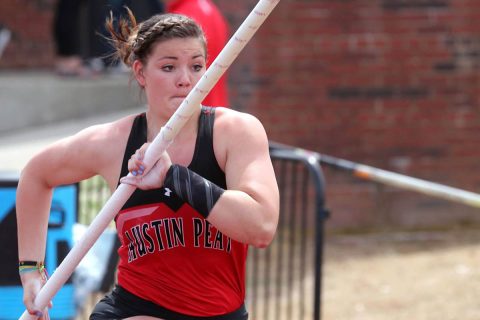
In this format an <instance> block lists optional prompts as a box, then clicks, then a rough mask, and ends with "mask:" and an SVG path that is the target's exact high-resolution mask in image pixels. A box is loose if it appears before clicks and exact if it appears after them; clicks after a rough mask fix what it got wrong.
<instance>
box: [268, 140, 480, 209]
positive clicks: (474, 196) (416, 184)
mask: <svg viewBox="0 0 480 320" xmlns="http://www.w3.org/2000/svg"><path fill="white" fill-rule="evenodd" d="M276 145H278V146H279V147H284V148H285V147H286V148H291V149H295V148H293V147H290V146H287V145H282V144H276ZM273 147H275V144H274V145H273ZM295 151H296V152H298V153H301V154H305V153H308V154H309V155H313V157H314V158H315V159H316V161H319V162H320V163H323V164H327V165H330V166H333V167H337V168H341V169H345V170H348V171H351V172H352V173H353V174H354V175H355V176H356V177H359V178H361V179H365V180H372V181H376V182H381V183H384V184H387V185H391V186H395V187H399V188H403V189H407V190H411V191H417V192H419V193H423V194H426V195H429V196H433V197H437V198H441V199H445V200H449V201H454V202H458V203H462V204H465V205H468V206H471V207H475V208H480V194H478V193H474V192H471V191H466V190H462V189H458V188H453V187H449V186H446V185H443V184H440V183H436V182H430V181H427V180H422V179H418V178H414V177H410V176H406V175H402V174H399V173H394V172H391V171H386V170H382V169H378V168H374V167H370V166H367V165H363V164H359V163H356V162H352V161H349V160H344V159H340V158H335V157H332V156H329V155H324V154H320V153H316V152H308V151H305V150H302V149H295Z"/></svg>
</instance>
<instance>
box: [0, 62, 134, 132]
mask: <svg viewBox="0 0 480 320" xmlns="http://www.w3.org/2000/svg"><path fill="white" fill-rule="evenodd" d="M141 100H142V99H141V94H140V90H139V88H138V86H137V85H136V83H135V81H130V78H129V75H128V74H112V75H104V76H98V77H97V78H92V79H82V78H65V77H59V76H57V75H55V74H54V73H52V72H30V71H29V72H0V105H1V111H2V116H1V117H0V135H3V134H5V133H12V132H13V131H21V130H22V129H24V128H31V127H37V126H45V125H48V124H51V123H55V122H57V121H63V120H72V119H81V118H84V117H91V116H94V115H101V114H108V113H112V112H118V111H121V110H126V109H131V108H134V107H137V106H140V105H142V104H143V102H142V101H141Z"/></svg>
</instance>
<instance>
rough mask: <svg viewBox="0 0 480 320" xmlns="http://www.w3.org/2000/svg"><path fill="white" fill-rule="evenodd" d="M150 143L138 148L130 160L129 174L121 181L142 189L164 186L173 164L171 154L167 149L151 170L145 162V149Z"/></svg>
mask: <svg viewBox="0 0 480 320" xmlns="http://www.w3.org/2000/svg"><path fill="white" fill-rule="evenodd" d="M149 145H150V143H145V144H144V145H143V146H142V147H141V148H140V149H138V150H137V151H136V152H135V154H134V155H132V157H131V158H130V160H129V161H128V171H130V173H131V174H129V175H128V176H126V177H123V178H121V179H120V183H126V184H130V185H132V186H135V187H137V188H139V189H142V190H149V189H158V188H160V187H161V186H163V182H164V180H165V175H166V173H167V171H168V169H170V166H171V165H172V161H171V160H170V156H169V155H168V153H167V152H166V151H165V152H163V154H162V155H161V157H160V159H158V161H157V162H156V163H155V164H154V165H153V167H152V168H151V169H150V170H149V168H148V167H147V165H146V164H145V163H144V162H143V158H144V156H145V151H146V150H147V148H148V146H149Z"/></svg>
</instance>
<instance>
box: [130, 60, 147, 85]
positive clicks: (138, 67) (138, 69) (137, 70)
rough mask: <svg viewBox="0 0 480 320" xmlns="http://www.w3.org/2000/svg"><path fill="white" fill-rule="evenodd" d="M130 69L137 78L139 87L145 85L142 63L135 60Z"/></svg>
mask: <svg viewBox="0 0 480 320" xmlns="http://www.w3.org/2000/svg"><path fill="white" fill-rule="evenodd" d="M132 69H133V74H134V75H135V79H137V82H138V84H139V85H140V87H142V88H143V87H145V84H146V81H145V76H144V75H143V63H142V62H141V61H140V60H135V61H134V62H133V65H132Z"/></svg>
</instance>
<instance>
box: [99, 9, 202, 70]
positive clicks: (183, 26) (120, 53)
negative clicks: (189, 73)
mask: <svg viewBox="0 0 480 320" xmlns="http://www.w3.org/2000/svg"><path fill="white" fill-rule="evenodd" d="M126 10H127V13H128V18H120V19H119V20H118V22H117V27H115V25H114V18H113V15H112V13H111V12H110V17H109V18H107V21H106V22H105V26H106V28H107V30H108V31H109V32H110V35H111V42H112V44H113V46H114V47H115V49H116V53H115V55H116V56H117V57H118V58H119V59H121V60H122V61H123V62H124V63H125V64H126V65H127V66H129V67H130V66H131V65H132V64H133V62H134V61H135V60H137V59H139V60H140V61H141V62H142V63H144V64H145V63H146V62H147V58H148V56H149V55H150V53H151V51H152V49H153V44H155V43H157V42H162V41H165V40H170V39H178V38H180V39H184V38H197V39H199V40H200V41H201V42H202V44H203V48H204V52H205V57H206V55H207V44H206V40H205V35H204V33H203V31H202V29H201V27H200V26H199V25H198V24H197V23H196V22H195V21H193V20H192V19H190V18H188V17H186V16H184V15H180V14H171V13H167V14H157V15H154V16H152V17H151V18H149V19H148V20H146V21H144V22H142V23H140V24H137V20H136V19H135V16H134V15H133V13H132V11H131V10H130V9H129V8H126Z"/></svg>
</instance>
